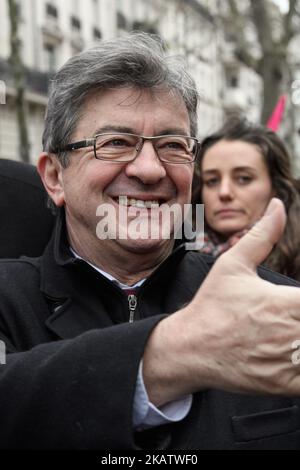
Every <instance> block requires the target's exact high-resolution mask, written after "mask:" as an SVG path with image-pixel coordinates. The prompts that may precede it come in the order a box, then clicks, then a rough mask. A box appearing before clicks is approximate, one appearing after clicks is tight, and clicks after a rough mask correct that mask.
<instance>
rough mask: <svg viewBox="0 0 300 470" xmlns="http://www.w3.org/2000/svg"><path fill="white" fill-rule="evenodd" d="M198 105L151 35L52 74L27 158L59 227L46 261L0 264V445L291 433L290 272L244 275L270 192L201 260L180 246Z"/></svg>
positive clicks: (65, 445) (280, 221) (133, 443)
mask: <svg viewBox="0 0 300 470" xmlns="http://www.w3.org/2000/svg"><path fill="white" fill-rule="evenodd" d="M197 103H198V100H197V91H196V88H195V84H194V82H193V80H192V78H191V77H190V76H189V75H188V74H187V72H186V69H185V65H184V63H183V62H182V61H181V60H179V59H177V58H174V57H169V56H168V55H166V53H165V51H164V49H163V47H162V45H161V43H160V41H159V40H158V39H157V38H153V37H150V36H148V35H146V34H132V35H129V36H126V37H122V38H118V39H113V40H110V41H107V42H103V43H101V44H100V45H99V46H97V47H96V48H94V49H90V50H87V51H85V52H83V53H81V54H79V55H78V56H75V57H73V58H71V59H70V60H69V61H68V62H67V63H66V64H65V65H64V66H63V67H62V69H61V70H60V71H59V72H58V73H57V74H56V76H55V78H54V80H53V82H52V88H51V92H50V97H49V104H48V110H47V115H46V122H45V131H44V138H43V144H44V151H43V153H42V154H41V156H40V158H39V162H38V170H39V173H40V176H41V178H42V181H43V183H44V186H45V188H46V190H47V192H48V194H49V197H50V200H51V204H52V207H53V208H55V210H56V217H57V222H56V227H55V230H54V233H53V236H52V239H51V241H50V242H49V244H48V246H47V247H46V250H45V252H44V254H43V255H42V256H41V257H40V258H23V259H20V260H4V261H2V262H1V263H0V276H1V283H0V340H1V341H2V344H3V345H5V349H6V353H7V354H6V362H5V364H0V413H1V424H0V447H1V448H4V449H7V448H9V449H21V448H22V449H24V448H25V449H125V448H126V449H139V448H146V449H149V448H157V449H187V448H189V449H216V448H228V449H247V448H262V449H263V448H279V447H281V448H296V447H299V443H300V425H299V423H300V411H299V399H295V398H288V397H289V396H290V397H292V396H294V395H299V394H300V380H299V377H298V375H299V374H298V371H297V368H296V367H295V365H294V364H293V361H292V360H291V357H292V353H293V351H292V350H291V345H292V344H296V343H295V341H297V340H298V339H299V338H300V328H299V316H300V315H299V311H300V293H299V291H298V289H297V288H296V286H298V284H297V283H296V282H293V281H292V280H289V279H288V278H285V277H283V276H280V275H279V274H275V273H272V272H270V271H267V270H265V269H263V268H259V275H260V276H258V275H257V273H256V267H257V266H258V264H259V263H261V262H262V261H263V260H264V258H265V257H266V256H267V255H268V253H269V252H270V250H271V249H272V246H273V245H274V244H275V243H276V242H277V241H278V239H279V238H280V236H281V234H282V231H283V228H284V224H285V214H284V209H283V205H282V203H281V202H280V201H279V200H273V201H272V203H271V204H270V206H269V208H268V211H267V213H266V215H265V216H264V217H263V218H262V219H261V221H260V222H259V223H258V224H257V225H256V226H255V227H254V228H253V229H252V230H250V231H249V233H248V234H247V235H245V237H244V238H243V239H242V240H241V241H240V243H238V244H237V245H236V246H235V247H234V248H233V249H232V250H229V251H228V252H227V253H226V254H225V255H224V256H222V257H221V258H220V259H219V260H218V261H217V262H216V264H215V265H214V266H213V268H212V269H211V272H210V273H209V274H208V272H209V270H210V268H211V266H212V264H213V263H212V260H211V259H210V258H209V257H203V255H201V254H199V253H197V252H191V251H188V250H186V245H185V243H184V240H176V242H177V243H176V244H175V232H176V227H175V226H176V221H177V217H178V216H179V215H180V213H181V215H182V212H183V210H184V207H185V205H186V204H189V203H190V198H191V186H192V176H193V170H194V162H195V160H196V158H197V152H198V149H199V142H198V141H197V138H196V133H197V128H196V127H197V126H196V122H197V114H196V110H197ZM103 207H109V208H111V209H112V213H113V216H112V219H114V220H110V221H109V223H108V227H107V235H108V236H107V237H101V236H99V235H101V233H99V219H100V223H101V220H102V219H103V213H102V212H101V210H102V209H103ZM163 208H164V209H165V210H166V212H167V209H169V210H170V212H169V214H172V209H174V208H175V209H176V210H175V211H174V214H173V216H172V217H173V218H172V220H169V221H168V224H167V228H166V227H165V225H166V224H165V221H164V220H163V218H162V217H161V214H162V212H163ZM170 217H171V215H170ZM181 220H183V218H182V219H181ZM145 222H147V223H148V224H149V226H150V228H151V229H150V231H146V233H143V236H141V234H140V233H139V231H138V230H137V231H136V232H137V233H133V232H130V231H129V225H130V224H134V223H137V224H138V225H139V224H143V223H145ZM37 223H39V222H38V221H37ZM151 230H152V231H151ZM153 233H155V234H156V236H153ZM124 235H125V236H124ZM145 235H146V236H145ZM165 235H167V236H165ZM178 242H179V243H178ZM207 274H208V275H207ZM262 278H263V279H262ZM267 281H271V282H267ZM273 283H275V284H285V286H274V284H273ZM294 362H295V361H294ZM238 392H242V393H243V394H238ZM245 393H249V394H250V396H249V397H248V396H247V395H246V394H245ZM255 393H258V395H259V396H256V395H255ZM271 395H276V396H271ZM285 395H286V396H288V397H286V396H285Z"/></svg>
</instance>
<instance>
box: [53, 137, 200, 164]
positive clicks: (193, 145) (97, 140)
mask: <svg viewBox="0 0 300 470" xmlns="http://www.w3.org/2000/svg"><path fill="white" fill-rule="evenodd" d="M146 140H149V141H151V142H152V144H153V147H154V149H155V151H156V154H157V156H158V158H159V160H160V161H161V162H164V163H172V164H173V163H175V164H177V163H193V162H194V161H195V160H196V158H197V155H198V152H199V149H200V142H199V141H198V140H197V139H196V138H195V137H188V136H185V135H159V136H155V137H144V136H141V135H136V134H128V133H126V132H119V133H118V134H115V133H104V134H98V135H96V136H95V137H93V138H91V139H86V140H80V141H79V142H74V143H72V144H68V145H66V146H65V147H63V148H61V149H60V150H59V151H60V152H63V151H72V150H77V149H80V148H84V147H92V146H93V147H94V156H95V158H96V159H98V160H105V161H110V162H116V163H128V162H131V161H133V160H134V159H135V158H136V157H137V156H138V155H139V153H140V152H141V150H142V148H143V145H144V142H145V141H146Z"/></svg>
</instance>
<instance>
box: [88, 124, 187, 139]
mask: <svg viewBox="0 0 300 470" xmlns="http://www.w3.org/2000/svg"><path fill="white" fill-rule="evenodd" d="M105 132H112V133H114V132H126V133H128V134H136V130H135V129H133V128H132V127H126V126H115V125H110V124H109V125H107V126H103V127H99V128H98V129H97V130H96V131H95V133H94V135H97V134H103V133H105ZM156 135H157V136H160V135H186V136H187V132H186V131H185V130H184V129H181V128H172V129H163V130H162V131H161V132H159V133H158V134H156ZM148 137H151V136H148Z"/></svg>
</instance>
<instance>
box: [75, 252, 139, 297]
mask: <svg viewBox="0 0 300 470" xmlns="http://www.w3.org/2000/svg"><path fill="white" fill-rule="evenodd" d="M69 248H70V251H71V252H72V253H73V255H74V256H75V258H76V259H80V260H82V261H85V262H86V263H87V264H89V265H90V266H92V268H94V269H95V270H96V271H98V273H100V274H102V275H103V276H105V277H106V278H107V279H108V280H109V281H112V282H114V283H115V284H117V286H119V287H120V288H121V289H129V288H131V289H135V288H136V287H140V286H141V285H142V284H143V283H144V282H145V280H146V279H141V280H140V281H138V282H136V283H135V284H134V285H133V286H128V285H127V284H123V283H122V282H120V281H119V280H118V279H116V278H115V277H113V276H112V275H111V274H109V273H107V272H106V271H103V270H102V269H100V268H98V267H97V266H95V265H94V264H92V263H90V262H89V261H86V260H85V259H83V258H82V257H81V256H79V255H78V253H76V251H75V250H73V248H72V247H71V246H70V247H69Z"/></svg>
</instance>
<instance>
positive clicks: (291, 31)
mask: <svg viewBox="0 0 300 470" xmlns="http://www.w3.org/2000/svg"><path fill="white" fill-rule="evenodd" d="M289 3H290V7H289V11H288V12H287V13H286V15H285V16H284V20H283V24H284V38H283V39H284V42H285V44H286V45H288V43H289V42H290V40H291V39H292V38H293V36H295V34H297V33H298V32H297V31H296V29H295V27H294V25H293V20H294V18H295V16H298V17H299V18H300V11H299V2H298V0H290V2H289Z"/></svg>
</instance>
